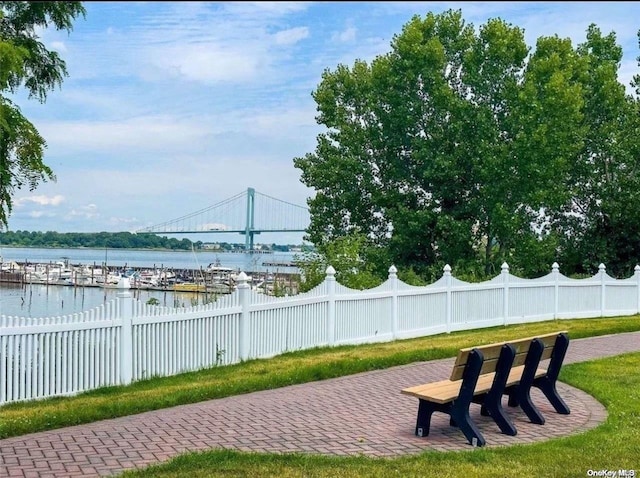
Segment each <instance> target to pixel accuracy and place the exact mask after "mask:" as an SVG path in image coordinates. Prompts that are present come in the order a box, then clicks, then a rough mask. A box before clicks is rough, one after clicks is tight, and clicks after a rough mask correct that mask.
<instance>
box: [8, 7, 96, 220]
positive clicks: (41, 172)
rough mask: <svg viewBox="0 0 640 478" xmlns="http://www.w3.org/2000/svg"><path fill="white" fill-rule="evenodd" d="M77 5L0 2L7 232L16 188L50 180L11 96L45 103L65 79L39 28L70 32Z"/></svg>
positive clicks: (35, 136)
mask: <svg viewBox="0 0 640 478" xmlns="http://www.w3.org/2000/svg"><path fill="white" fill-rule="evenodd" d="M85 13H86V12H85V9H84V7H83V6H82V2H0V228H1V227H3V226H4V227H6V226H7V224H8V218H9V215H10V214H11V211H12V200H11V198H12V196H13V195H14V193H15V191H16V190H17V189H21V188H23V187H28V188H29V189H30V190H33V189H35V188H36V187H37V186H38V184H39V183H41V182H45V181H48V180H55V176H54V173H53V171H52V170H51V169H50V168H49V167H48V166H47V165H46V164H45V163H44V150H45V148H46V141H45V140H44V138H43V137H42V136H41V135H40V134H39V133H38V131H37V129H36V127H35V126H34V125H33V124H32V123H31V122H30V121H29V120H28V119H27V118H26V117H24V116H23V115H22V113H21V112H20V108H19V107H18V106H17V105H16V104H15V103H14V102H12V101H11V99H10V95H12V94H15V93H17V92H18V91H19V90H20V89H21V88H25V89H26V90H27V91H28V95H29V98H33V99H36V100H38V101H39V102H41V103H44V102H45V101H46V98H47V92H49V91H50V90H52V89H54V88H56V87H59V86H61V85H62V81H63V79H64V78H65V77H66V76H67V75H68V74H67V69H66V65H65V62H64V60H62V59H61V58H60V56H59V55H58V53H57V52H55V51H50V50H47V48H46V47H45V45H44V44H43V43H42V42H41V41H40V40H39V37H38V35H37V30H38V29H43V28H54V29H56V30H66V31H68V32H71V30H72V28H73V21H74V20H75V19H76V18H77V17H79V16H84V15H85Z"/></svg>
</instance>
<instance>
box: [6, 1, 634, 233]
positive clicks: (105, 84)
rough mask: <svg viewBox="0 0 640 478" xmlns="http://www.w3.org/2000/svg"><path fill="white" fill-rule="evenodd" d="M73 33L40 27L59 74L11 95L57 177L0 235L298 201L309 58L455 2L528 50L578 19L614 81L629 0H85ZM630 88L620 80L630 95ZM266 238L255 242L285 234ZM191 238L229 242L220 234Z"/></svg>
mask: <svg viewBox="0 0 640 478" xmlns="http://www.w3.org/2000/svg"><path fill="white" fill-rule="evenodd" d="M85 7H86V9H87V16H86V19H79V20H77V21H76V22H75V24H74V25H75V26H74V30H73V31H72V32H71V33H70V34H67V33H66V32H64V33H63V32H55V31H42V32H41V39H42V40H43V41H44V43H45V44H46V45H47V46H48V47H49V48H52V49H55V50H57V51H58V52H59V53H60V55H61V56H62V58H63V59H64V60H65V61H66V63H67V68H68V71H69V77H68V78H66V79H65V81H64V83H63V85H62V87H61V88H60V89H56V90H54V91H52V92H50V93H49V96H48V99H47V102H46V103H45V104H40V103H38V102H36V101H34V100H31V101H27V100H26V98H25V97H24V95H19V96H18V97H17V98H16V101H17V103H18V104H19V105H20V107H21V108H22V111H23V113H24V114H25V115H26V116H27V117H28V118H29V119H30V120H31V121H32V122H33V123H34V124H35V125H36V127H37V128H38V130H39V131H40V133H41V134H42V135H43V136H44V138H45V140H46V141H47V144H48V147H47V150H46V154H45V162H46V163H47V164H48V165H49V166H50V167H51V168H52V169H53V170H54V172H55V174H56V176H57V181H56V182H49V183H44V184H43V185H41V186H40V187H39V188H38V189H36V190H35V191H32V192H30V191H28V190H22V191H19V192H18V194H17V195H16V197H15V207H14V211H13V214H12V215H11V217H10V218H9V229H10V230H28V231H48V230H54V231H59V232H99V231H112V232H116V231H134V230H137V229H140V228H142V227H146V226H151V225H153V224H157V223H161V222H164V221H167V220H170V219H173V218H176V217H180V216H183V215H185V214H188V213H191V212H193V211H196V210H199V209H202V208H205V207H207V206H210V205H213V204H216V203H218V202H220V201H222V200H224V199H226V198H229V197H231V196H234V195H235V194H238V193H240V192H242V191H245V190H246V189H247V188H248V187H253V188H255V189H256V191H258V192H261V193H263V194H267V195H269V196H272V197H275V198H279V199H282V200H285V201H289V202H291V203H294V204H300V205H304V204H305V202H306V199H307V197H309V196H312V195H313V191H312V190H310V189H308V188H307V187H306V186H304V185H303V184H302V183H301V182H300V171H299V170H297V169H296V168H294V166H293V158H295V157H297V156H303V155H304V154H305V153H307V152H312V151H313V150H314V148H315V145H316V135H317V134H318V133H319V132H321V128H320V126H318V125H317V123H316V122H315V115H316V105H315V102H314V101H313V99H312V98H311V92H312V91H313V90H314V89H315V88H316V87H317V85H318V84H319V82H320V79H321V75H322V72H323V71H324V70H325V69H330V70H333V69H335V68H336V66H337V65H338V64H340V63H342V64H346V65H349V66H351V65H353V62H354V61H355V60H356V59H363V60H367V61H370V60H372V59H373V58H375V57H376V56H377V55H382V54H385V53H386V52H388V51H389V50H390V41H391V39H392V37H393V35H395V34H397V33H399V32H400V31H401V29H402V26H403V25H404V24H406V23H407V22H408V21H409V20H410V18H411V17H412V16H413V15H421V16H424V15H425V14H426V13H427V12H429V11H432V12H434V13H439V12H442V11H444V10H447V9H449V8H453V9H461V10H462V14H463V17H464V18H465V20H466V21H467V23H472V24H473V25H475V26H476V27H477V26H480V25H482V24H483V23H485V22H486V21H487V19H489V18H496V17H499V18H502V19H504V20H506V21H508V22H510V23H512V24H513V25H516V26H519V27H522V28H524V30H525V37H526V40H527V43H528V44H529V46H534V45H535V41H536V39H537V38H538V37H539V36H543V35H554V34H557V35H558V36H560V37H563V38H564V37H569V38H571V39H572V40H573V42H574V44H577V43H581V42H583V41H584V40H585V32H586V29H587V27H588V25H589V24H591V23H595V24H596V25H598V27H600V29H601V30H602V32H603V33H604V34H608V33H609V32H611V31H613V32H615V33H616V37H617V40H618V43H619V44H620V45H621V46H622V47H623V50H624V61H623V64H622V65H621V70H620V80H621V82H623V83H624V84H626V85H628V83H629V82H630V81H631V78H632V76H633V75H634V74H635V73H637V72H638V71H639V68H638V66H637V65H638V64H637V60H636V58H637V57H638V55H639V54H640V52H639V51H638V38H637V32H638V29H639V28H640V23H638V21H637V19H638V18H640V3H639V2H300V3H297V2H257V3H251V2H192V3H190V2H87V3H85ZM630 91H631V90H630ZM301 237H302V235H301V234H281V235H277V234H270V235H264V236H258V237H256V241H258V242H285V243H287V242H300V240H301ZM191 238H194V239H199V240H204V241H216V240H227V241H231V242H236V241H237V242H243V239H242V238H241V237H240V236H237V237H236V236H235V235H233V236H232V235H207V236H203V235H200V236H198V237H191Z"/></svg>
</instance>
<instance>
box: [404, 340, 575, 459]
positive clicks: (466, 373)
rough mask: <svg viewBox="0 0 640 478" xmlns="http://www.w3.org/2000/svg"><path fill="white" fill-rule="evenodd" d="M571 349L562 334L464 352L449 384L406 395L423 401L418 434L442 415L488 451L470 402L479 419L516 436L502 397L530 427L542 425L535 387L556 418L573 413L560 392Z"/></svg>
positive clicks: (408, 390) (409, 390) (432, 385)
mask: <svg viewBox="0 0 640 478" xmlns="http://www.w3.org/2000/svg"><path fill="white" fill-rule="evenodd" d="M568 346H569V336H568V334H567V332H566V331H562V332H555V333H552V334H546V335H540V336H537V337H528V338H522V339H518V340H511V341H506V342H499V343H494V344H488V345H483V346H478V347H470V348H465V349H461V350H460V351H459V352H458V356H457V357H456V361H455V364H454V366H453V370H452V372H451V376H450V378H449V379H448V380H441V381H439V382H431V383H426V384H423V385H417V386H414V387H409V388H405V389H404V390H402V392H401V393H403V394H405V395H411V396H414V397H417V398H418V399H419V400H420V402H419V405H418V418H417V421H416V429H415V433H416V435H418V436H427V435H429V428H430V424H431V416H432V414H433V413H434V412H443V413H446V414H448V415H449V416H450V424H451V425H453V426H458V427H459V428H460V430H461V431H462V432H463V433H464V435H465V437H466V438H467V440H468V441H469V443H470V444H471V445H473V446H484V445H485V444H486V441H485V439H484V437H483V436H482V434H481V433H480V430H479V429H478V427H477V425H476V424H475V423H474V422H473V420H472V419H471V418H470V416H469V406H470V404H471V403H479V404H480V405H481V414H482V415H484V416H490V417H492V418H493V420H494V421H495V422H496V425H498V427H499V428H500V431H501V432H502V433H505V434H507V435H515V434H516V433H517V430H516V427H515V425H514V424H513V422H512V421H511V419H510V418H509V416H508V415H507V414H506V413H505V411H504V409H503V407H502V396H503V395H508V397H509V399H508V405H509V406H518V405H519V406H520V407H521V408H522V410H523V412H524V413H525V414H526V415H527V417H528V418H529V420H531V422H533V423H537V424H544V421H545V419H544V417H543V416H542V414H541V413H540V411H539V410H538V409H537V407H536V406H535V405H534V404H533V402H532V401H531V395H530V393H531V388H532V387H537V388H539V389H540V390H541V391H542V392H543V393H544V395H545V396H546V397H547V399H548V400H549V402H550V403H551V404H552V406H553V407H554V409H555V410H556V411H557V412H558V413H561V414H568V413H570V410H569V407H568V406H567V404H566V403H565V402H564V401H563V400H562V398H561V397H560V396H559V395H558V392H557V390H556V382H557V379H558V374H559V373H560V368H561V366H562V362H563V361H564V357H565V354H566V351H567V348H568ZM547 359H549V364H548V367H547V368H541V365H540V362H541V361H543V360H547Z"/></svg>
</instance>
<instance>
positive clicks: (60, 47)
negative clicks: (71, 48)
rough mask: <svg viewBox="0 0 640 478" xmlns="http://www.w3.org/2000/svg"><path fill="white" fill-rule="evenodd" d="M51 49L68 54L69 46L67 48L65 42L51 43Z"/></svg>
mask: <svg viewBox="0 0 640 478" xmlns="http://www.w3.org/2000/svg"><path fill="white" fill-rule="evenodd" d="M50 47H51V48H52V49H53V50H57V51H59V52H61V53H66V52H67V46H66V45H65V44H64V43H63V42H61V41H54V42H51V45H50Z"/></svg>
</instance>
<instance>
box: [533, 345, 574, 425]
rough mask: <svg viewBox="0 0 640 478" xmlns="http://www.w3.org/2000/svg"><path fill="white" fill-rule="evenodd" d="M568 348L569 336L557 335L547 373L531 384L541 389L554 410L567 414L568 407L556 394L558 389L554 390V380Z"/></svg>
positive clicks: (555, 380)
mask: <svg viewBox="0 0 640 478" xmlns="http://www.w3.org/2000/svg"><path fill="white" fill-rule="evenodd" d="M568 348H569V336H568V335H567V334H560V335H558V338H557V339H556V342H555V345H554V347H553V352H552V353H551V361H550V362H549V368H548V369H547V375H545V376H544V377H540V378H537V379H535V380H534V382H533V386H534V387H538V388H539V389H540V390H542V393H544V395H545V397H547V400H549V403H551V405H553V408H555V410H556V412H558V413H560V414H561V415H568V414H569V413H570V410H569V407H568V406H567V404H566V403H565V402H564V400H562V398H561V397H560V395H558V391H557V390H556V382H557V380H558V375H559V374H560V368H561V367H562V362H563V361H564V357H565V355H566V353H567V349H568Z"/></svg>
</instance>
